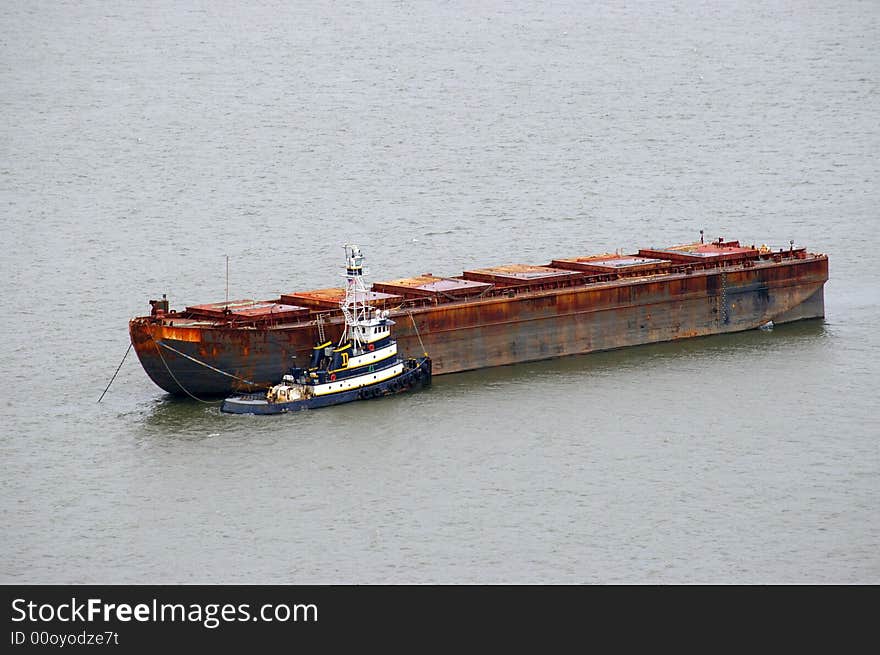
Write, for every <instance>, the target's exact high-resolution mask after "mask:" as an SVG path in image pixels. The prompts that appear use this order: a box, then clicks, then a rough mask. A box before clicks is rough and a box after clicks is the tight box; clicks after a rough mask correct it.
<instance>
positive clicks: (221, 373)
mask: <svg viewBox="0 0 880 655" xmlns="http://www.w3.org/2000/svg"><path fill="white" fill-rule="evenodd" d="M150 336H151V337H152V335H150ZM153 341H154V342H155V343H157V344H158V345H160V346H162V347H163V348H167V349H168V350H170V351H171V352H173V353H177V354H178V355H180V356H181V357H186V358H187V359H188V360H190V361H192V362H195V363H196V364H201V365H202V366H204V367H206V368H209V369H211V370H212V371H214V372H215V373H219V374H220V375H225V376H226V377H228V378H232V379H233V380H238V381H240V382H244V383H245V384H249V385H250V386H252V387H257V388H259V387H260V386H261V385H259V384H257V383H256V382H252V381H250V380H245V379H244V378H240V377H238V376H237V375H233V374H232V373H227V372H226V371H221V370H220V369H219V368H214V367H213V366H211V365H210V364H208V363H206V362H203V361H201V360H198V359H196V358H195V357H190V356H189V355H187V354H186V353H182V352H180V351H179V350H178V349H177V348H172V347H171V346H169V345H168V344H167V343H165V342H164V341H156V340H155V339H153Z"/></svg>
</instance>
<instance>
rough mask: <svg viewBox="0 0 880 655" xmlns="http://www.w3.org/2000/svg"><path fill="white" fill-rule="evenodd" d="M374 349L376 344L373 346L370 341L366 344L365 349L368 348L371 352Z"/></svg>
mask: <svg viewBox="0 0 880 655" xmlns="http://www.w3.org/2000/svg"><path fill="white" fill-rule="evenodd" d="M375 349H376V346H374V345H373V344H371V343H370V344H367V350H369V351H370V352H373V351H374V350H375Z"/></svg>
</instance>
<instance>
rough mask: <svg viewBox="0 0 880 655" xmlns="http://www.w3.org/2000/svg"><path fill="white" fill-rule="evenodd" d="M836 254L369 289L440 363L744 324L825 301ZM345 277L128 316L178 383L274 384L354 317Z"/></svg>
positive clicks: (194, 387) (221, 388) (796, 253)
mask: <svg viewBox="0 0 880 655" xmlns="http://www.w3.org/2000/svg"><path fill="white" fill-rule="evenodd" d="M827 280H828V257H827V255H825V254H822V253H811V252H808V251H807V249H806V248H804V247H795V246H794V244H793V243H790V244H789V247H788V248H780V249H770V248H767V247H766V246H754V245H744V244H741V243H740V242H739V241H725V240H724V239H720V238H719V239H717V240H716V241H713V242H706V243H704V242H703V240H702V239H701V240H700V241H698V242H695V243H689V244H684V245H677V246H670V247H666V248H646V249H640V250H638V251H637V252H635V253H631V254H621V253H606V254H601V255H581V256H574V257H568V258H562V259H554V260H552V261H550V262H549V263H547V264H544V265H531V264H513V265H503V266H493V267H487V268H474V269H472V270H468V271H464V272H463V273H462V274H461V275H457V276H450V277H446V276H435V275H432V274H423V275H419V276H416V277H412V278H405V279H397V280H389V281H385V282H375V283H373V284H372V286H370V287H369V288H366V287H365V290H364V291H363V292H362V294H363V297H362V298H361V299H360V300H361V301H362V302H364V303H366V304H369V305H370V306H372V307H375V308H376V309H378V310H380V311H383V312H386V311H387V312H388V314H387V315H388V316H389V317H391V318H392V319H393V320H395V321H396V323H397V327H396V329H395V333H396V340H397V342H398V344H399V345H400V348H401V350H402V351H403V352H430V353H431V361H432V368H433V374H434V375H443V374H446V373H455V372H458V371H465V370H471V369H479V368H484V367H490V366H500V365H505V364H515V363H518V362H527V361H535V360H541V359H549V358H554V357H562V356H566V355H575V354H582V353H589V352H594V351H600V350H610V349H615V348H622V347H626V346H634V345H640V344H647V343H656V342H661V341H672V340H676V339H686V338H691V337H698V336H706V335H713V334H724V333H729V332H739V331H743V330H751V329H755V328H758V327H761V326H763V325H765V324H767V323H769V322H773V323H774V324H781V323H787V322H791V321H797V320H802V319H812V318H821V317H823V316H824V314H825V307H824V285H825V282H826V281H827ZM345 295H346V290H345V289H344V288H341V287H340V288H332V289H318V290H313V291H292V292H290V293H287V294H282V295H281V296H280V297H278V298H271V299H268V300H236V301H229V302H216V303H210V304H199V305H190V306H187V307H185V308H184V309H182V310H173V309H170V307H169V301H168V300H167V298H165V296H163V297H162V299H161V300H151V301H150V305H151V307H152V310H151V312H150V314H149V315H147V316H140V317H136V318H133V319H131V321H130V322H129V333H130V336H131V342H132V345H133V347H134V349H135V351H136V352H137V355H138V358H139V359H140V362H141V364H142V366H143V367H144V370H145V371H146V373H147V375H149V377H150V378H151V379H152V380H153V381H154V382H155V383H156V384H157V385H158V386H159V387H161V388H162V389H164V390H165V391H168V392H169V393H172V394H177V395H183V394H188V395H197V396H216V395H221V394H222V395H229V394H230V393H235V392H255V391H258V390H264V389H268V388H270V387H271V386H272V385H273V384H275V383H277V382H278V380H280V379H281V378H282V376H283V375H284V374H285V372H286V371H287V370H288V369H289V368H290V367H291V365H292V362H297V361H298V362H305V361H308V360H309V357H310V353H311V350H312V347H313V345H314V344H315V343H318V342H323V341H326V340H328V339H329V340H333V341H337V340H338V339H339V338H340V337H341V335H342V332H343V330H344V329H345V316H344V314H343V311H342V309H341V307H340V303H341V302H343V301H344V299H345Z"/></svg>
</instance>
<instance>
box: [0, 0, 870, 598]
mask: <svg viewBox="0 0 880 655" xmlns="http://www.w3.org/2000/svg"><path fill="white" fill-rule="evenodd" d="M0 25H2V27H0V118H2V120H0V208H2V209H0V221H2V234H3V243H4V246H3V249H2V250H3V254H2V256H0V280H2V292H0V298H2V304H3V309H2V311H0V355H2V356H0V374H2V380H3V381H4V386H5V391H6V394H5V396H6V398H5V399H4V400H3V401H0V421H2V423H0V427H2V430H0V456H2V467H3V475H2V481H0V485H2V487H0V488H2V493H0V523H2V526H3V528H2V530H0V554H2V556H0V582H5V583H14V582H32V583H35V582H39V583H46V582H80V583H90V582H95V583H101V582H115V583H127V582H140V583H148V582H168V583H180V582H185V583H189V582H209V583H210V582H228V583H233V582H235V583H238V582H256V583H307V582H318V583H324V582H356V583H379V582H553V583H555V582H590V583H592V582H600V583H605V582H635V583H643V582H660V583H689V582H721V583H727V582H744V583H764V582H784V583H787V582H791V583H801V582H819V583H825V582H843V583H849V582H874V583H877V582H880V547H878V544H880V512H878V510H877V508H878V506H880V421H878V418H877V398H878V392H877V383H878V377H880V335H878V330H877V325H878V324H880V307H878V300H880V293H878V283H880V279H878V277H880V276H878V270H880V268H878V265H877V254H878V252H880V220H878V208H880V182H878V179H880V156H878V154H880V92H878V73H880V5H878V3H876V2H870V1H869V2H821V3H808V2H771V3H763V2H761V3H759V2H745V1H744V2H736V3H716V2H678V3H639V2H636V3H625V4H624V3H607V4H605V3H582V2H574V1H562V2H553V3H544V2H497V3H496V2H480V3H471V2H404V1H400V2H373V1H371V2H344V3H342V2H339V3H337V2H277V3H275V2H255V3H247V4H246V5H245V3H215V2H206V3H178V2H171V1H167V2H161V1H160V2H149V3H146V2H145V3H125V4H123V5H118V4H116V3H105V2H88V1H82V0H76V1H75V2H48V1H46V2H18V3H12V2H7V3H3V4H2V7H0ZM700 229H704V230H706V234H707V236H708V237H712V238H714V237H717V236H723V237H725V238H729V239H741V240H743V241H745V242H748V243H753V242H754V243H767V244H768V245H771V246H774V247H779V246H786V247H787V245H788V242H789V239H793V240H794V241H795V242H796V243H798V244H804V245H807V246H808V247H809V248H810V249H811V250H813V251H817V252H825V253H829V255H830V262H831V280H830V281H829V283H828V284H827V286H826V307H827V317H826V319H825V320H824V321H809V322H804V323H801V324H795V325H789V326H781V327H777V328H776V329H774V330H772V331H754V332H749V333H743V334H738V335H733V336H724V337H713V338H705V339H698V340H692V341H687V342H681V343H671V344H662V345H656V346H645V347H639V348H632V349H628V350H623V351H617V352H612V353H601V354H596V355H589V356H581V357H572V358H568V359H562V360H555V361H549V362H542V363H537V364H529V365H520V366H511V367H504V368H498V369H492V370H484V371H478V372H473V373H466V374H460V375H450V376H443V377H441V378H438V379H436V382H435V384H434V386H433V387H432V388H431V389H429V390H427V391H424V392H419V393H417V394H413V395H409V396H401V397H399V398H394V399H387V400H382V401H376V402H369V403H354V404H351V405H347V406H344V407H339V408H335V409H330V410H318V411H312V412H305V413H303V414H301V415H295V416H283V417H269V418H255V417H231V416H226V415H221V414H220V413H219V412H218V410H217V406H216V405H204V404H200V403H197V402H195V401H185V400H179V399H174V398H171V397H169V396H167V395H166V394H165V393H164V392H163V391H162V390H160V389H159V388H158V387H156V386H155V385H154V384H153V383H152V382H151V381H150V380H149V379H148V378H147V376H146V374H145V373H144V372H143V370H142V369H141V367H140V365H139V364H138V362H137V360H136V358H134V357H130V358H129V359H128V360H127V361H126V363H125V365H124V366H123V367H122V370H121V371H120V373H119V376H118V378H117V380H116V381H115V383H114V384H113V386H112V387H111V389H110V391H109V393H108V394H107V396H106V397H105V399H104V401H103V402H102V403H100V404H97V403H96V401H97V399H98V397H99V396H100V394H101V392H102V390H103V389H104V387H105V385H106V384H107V382H108V380H109V378H110V376H111V375H112V373H113V371H114V370H115V368H116V366H117V365H118V364H119V361H120V359H121V358H122V356H123V354H124V353H125V350H126V347H127V345H128V335H127V321H128V319H129V318H130V317H132V316H135V315H141V314H145V313H147V312H148V311H149V306H148V305H147V300H148V299H149V298H155V297H158V295H159V294H161V293H167V294H168V296H169V299H170V300H171V304H172V307H177V308H182V307H183V306H184V305H186V304H195V303H200V302H212V301H217V300H222V299H223V298H224V294H225V284H226V282H225V262H226V260H225V258H226V256H227V255H228V256H229V257H230V294H231V296H232V297H234V298H270V297H273V296H276V297H277V295H278V294H279V293H280V292H286V291H290V290H302V289H310V288H319V287H323V286H331V285H335V284H337V283H338V282H339V280H340V278H339V266H340V262H341V255H342V248H341V245H342V244H343V243H344V242H355V243H360V244H361V246H362V247H363V249H364V251H365V254H366V255H367V257H368V264H369V267H370V269H371V277H372V279H373V280H381V279H392V278H395V277H401V276H406V275H411V274H418V273H423V272H427V271H430V272H433V273H435V274H451V275H454V274H458V273H460V272H461V270H463V269H464V268H468V267H475V266H480V265H491V264H500V263H516V262H522V263H536V264H544V263H547V262H548V261H549V260H550V259H552V258H556V257H563V256H574V255H578V254H584V253H592V252H606V251H610V250H616V249H618V248H623V249H625V250H633V249H637V248H638V247H648V246H663V245H669V244H673V243H682V242H686V241H693V240H695V239H696V238H698V236H699V230H700Z"/></svg>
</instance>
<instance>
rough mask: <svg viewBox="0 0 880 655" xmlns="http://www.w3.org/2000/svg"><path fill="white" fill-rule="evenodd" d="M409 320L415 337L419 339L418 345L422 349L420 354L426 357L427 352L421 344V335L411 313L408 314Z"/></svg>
mask: <svg viewBox="0 0 880 655" xmlns="http://www.w3.org/2000/svg"><path fill="white" fill-rule="evenodd" d="M409 320H411V321H412V324H413V327H414V328H415V329H416V336H417V337H418V338H419V345H420V346H421V347H422V352H423V353H424V354H425V357H427V356H428V351H427V350H425V344H424V343H422V335H421V334H419V326H418V325H416V319H415V318H413V313H412V312H409Z"/></svg>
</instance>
